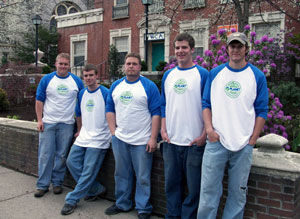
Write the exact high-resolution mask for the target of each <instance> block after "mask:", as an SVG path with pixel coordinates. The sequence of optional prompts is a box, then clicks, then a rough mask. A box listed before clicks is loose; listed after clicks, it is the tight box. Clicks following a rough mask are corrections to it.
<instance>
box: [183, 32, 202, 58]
mask: <svg viewBox="0 0 300 219" xmlns="http://www.w3.org/2000/svg"><path fill="white" fill-rule="evenodd" d="M204 31H205V30H204V29H203V28H198V29H190V30H185V31H184V32H186V33H188V34H190V35H192V36H193V38H194V40H195V48H194V53H193V58H196V56H203V53H204Z"/></svg>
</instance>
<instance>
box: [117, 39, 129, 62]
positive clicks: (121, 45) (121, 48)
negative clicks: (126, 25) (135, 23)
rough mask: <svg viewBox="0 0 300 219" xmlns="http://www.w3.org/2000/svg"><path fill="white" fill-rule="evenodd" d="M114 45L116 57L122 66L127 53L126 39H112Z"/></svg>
mask: <svg viewBox="0 0 300 219" xmlns="http://www.w3.org/2000/svg"><path fill="white" fill-rule="evenodd" d="M114 45H115V47H116V49H117V50H118V57H119V59H120V60H121V63H122V64H124V58H125V56H126V55H127V53H128V37H116V38H114Z"/></svg>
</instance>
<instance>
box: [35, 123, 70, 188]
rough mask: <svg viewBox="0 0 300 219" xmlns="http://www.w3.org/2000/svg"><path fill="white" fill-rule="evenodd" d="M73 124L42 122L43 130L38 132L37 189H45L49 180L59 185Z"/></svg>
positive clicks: (62, 177) (62, 176) (63, 171)
mask: <svg viewBox="0 0 300 219" xmlns="http://www.w3.org/2000/svg"><path fill="white" fill-rule="evenodd" d="M73 128H74V124H65V123H55V124H47V123H44V131H43V132H40V133H39V152H38V156H39V157H38V159H39V165H38V167H39V170H38V174H39V178H38V181H37V183H36V186H37V188H38V189H43V190H45V189H47V188H48V187H49V185H50V182H51V183H52V185H53V186H61V185H62V184H63V181H64V177H65V173H66V159H67V154H68V149H69V147H70V145H71V143H72V140H73Z"/></svg>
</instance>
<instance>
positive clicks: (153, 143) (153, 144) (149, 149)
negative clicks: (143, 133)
mask: <svg viewBox="0 0 300 219" xmlns="http://www.w3.org/2000/svg"><path fill="white" fill-rule="evenodd" d="M156 148H157V142H156V139H154V138H150V139H149V141H148V143H147V146H146V151H147V152H149V153H152V152H154V151H155V149H156Z"/></svg>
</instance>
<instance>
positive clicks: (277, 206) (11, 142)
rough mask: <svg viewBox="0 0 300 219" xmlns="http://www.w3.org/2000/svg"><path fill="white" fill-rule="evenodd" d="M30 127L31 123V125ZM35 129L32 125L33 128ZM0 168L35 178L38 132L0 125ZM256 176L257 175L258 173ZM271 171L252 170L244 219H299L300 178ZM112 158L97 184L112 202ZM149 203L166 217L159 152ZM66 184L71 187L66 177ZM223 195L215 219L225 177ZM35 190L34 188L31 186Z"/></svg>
mask: <svg viewBox="0 0 300 219" xmlns="http://www.w3.org/2000/svg"><path fill="white" fill-rule="evenodd" d="M31 124H32V123H31ZM34 127H35V125H34ZM0 139H1V141H0V165H5V166H8V167H11V168H13V169H16V170H19V171H21V172H25V173H28V174H32V175H37V150H38V132H37V131H36V130H35V129H24V128H17V127H10V126H6V125H3V124H1V123H0ZM258 172H259V173H258ZM271 172H272V171H271V170H264V169H261V168H258V167H254V168H252V169H251V174H250V177H249V181H248V187H249V189H248V196H247V198H248V199H247V204H246V209H245V216H244V218H246V219H254V218H258V219H283V218H285V219H286V218H291V219H298V218H300V177H299V175H298V176H297V175H295V176H297V177H298V178H297V177H295V179H293V180H292V179H287V177H288V176H290V175H291V173H286V175H285V176H284V174H283V177H278V176H272V175H271ZM113 175H114V157H113V153H112V150H111V149H110V150H109V151H108V153H107V155H106V158H105V160H104V163H103V166H102V168H101V170H100V172H99V175H98V180H99V181H100V182H102V183H103V184H104V185H105V186H106V187H107V190H108V192H107V195H106V198H107V199H111V200H113V199H114V176H113ZM151 181H152V193H151V203H152V204H153V212H155V213H157V214H165V212H166V200H165V193H164V172H163V160H162V157H161V155H160V152H159V150H156V151H155V152H154V160H153V168H152V180H151ZM65 184H66V185H69V186H74V181H73V179H72V177H71V176H70V174H69V173H68V174H67V175H66V178H65ZM223 184H224V195H223V197H222V199H221V201H220V203H221V205H220V208H219V212H218V218H221V214H222V209H223V206H224V203H225V197H226V193H227V176H226V175H225V177H224V182H223ZM33 186H34V185H33Z"/></svg>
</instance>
